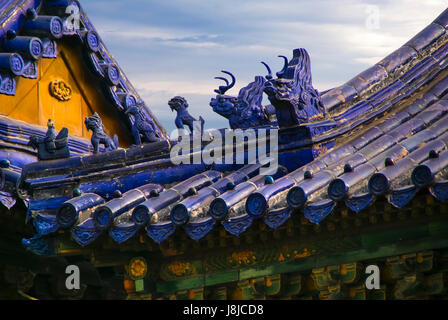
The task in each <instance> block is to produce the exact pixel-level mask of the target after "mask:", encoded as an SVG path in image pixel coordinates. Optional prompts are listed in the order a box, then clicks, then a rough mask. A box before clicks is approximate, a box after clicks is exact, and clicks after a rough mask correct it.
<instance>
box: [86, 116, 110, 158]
mask: <svg viewBox="0 0 448 320" xmlns="http://www.w3.org/2000/svg"><path fill="white" fill-rule="evenodd" d="M84 123H85V125H86V128H87V130H92V132H93V134H92V138H91V139H90V141H91V142H92V145H93V153H98V151H99V146H100V144H103V145H104V147H105V148H106V150H105V151H110V150H115V149H117V148H118V137H117V135H114V138H113V139H112V138H111V137H110V136H109V135H108V134H107V133H106V130H104V125H103V122H102V121H101V118H100V116H99V115H98V114H97V113H96V112H95V113H94V114H93V115H92V116H90V117H86V118H85V120H84Z"/></svg>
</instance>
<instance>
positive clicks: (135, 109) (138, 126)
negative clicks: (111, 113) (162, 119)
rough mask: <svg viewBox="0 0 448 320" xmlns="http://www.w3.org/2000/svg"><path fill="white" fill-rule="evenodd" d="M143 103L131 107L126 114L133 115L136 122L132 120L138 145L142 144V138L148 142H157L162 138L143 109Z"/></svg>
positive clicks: (133, 131)
mask: <svg viewBox="0 0 448 320" xmlns="http://www.w3.org/2000/svg"><path fill="white" fill-rule="evenodd" d="M142 107H143V103H140V104H137V105H133V106H131V107H129V108H128V109H127V110H126V112H125V114H129V115H132V116H133V117H134V122H133V123H132V121H131V123H132V124H131V126H132V128H131V129H132V134H133V135H134V141H135V143H136V144H137V145H139V144H142V138H143V139H144V140H145V141H147V142H157V141H160V138H159V137H158V136H157V134H156V132H155V130H154V125H153V124H152V123H151V121H149V120H148V119H147V118H146V117H145V114H144V113H143V110H142Z"/></svg>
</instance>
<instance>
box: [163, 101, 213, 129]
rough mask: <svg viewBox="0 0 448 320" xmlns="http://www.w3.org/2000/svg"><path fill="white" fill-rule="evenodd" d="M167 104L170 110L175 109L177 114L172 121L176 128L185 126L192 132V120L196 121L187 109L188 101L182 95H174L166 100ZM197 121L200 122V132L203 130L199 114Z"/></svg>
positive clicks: (202, 120)
mask: <svg viewBox="0 0 448 320" xmlns="http://www.w3.org/2000/svg"><path fill="white" fill-rule="evenodd" d="M168 105H169V106H170V108H171V111H174V110H175V111H176V112H177V116H176V120H175V121H174V123H175V124H176V127H177V128H178V129H183V128H184V126H187V127H188V129H190V132H191V133H193V129H194V128H193V122H194V121H197V120H196V119H195V118H194V117H193V116H192V115H191V114H190V113H189V112H188V110H187V108H188V103H187V100H186V99H185V98H184V97H180V96H176V97H174V98H172V99H171V100H170V101H168ZM199 121H200V122H201V132H202V131H204V122H205V121H204V119H202V117H201V116H199Z"/></svg>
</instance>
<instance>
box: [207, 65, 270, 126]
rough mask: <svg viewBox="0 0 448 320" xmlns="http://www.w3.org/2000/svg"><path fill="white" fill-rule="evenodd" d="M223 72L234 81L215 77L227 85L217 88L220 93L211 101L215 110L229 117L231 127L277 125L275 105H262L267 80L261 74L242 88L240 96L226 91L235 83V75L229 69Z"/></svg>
mask: <svg viewBox="0 0 448 320" xmlns="http://www.w3.org/2000/svg"><path fill="white" fill-rule="evenodd" d="M222 72H223V73H225V74H228V75H229V76H230V77H231V79H232V82H231V83H229V81H228V80H227V79H226V78H223V77H215V79H219V80H223V81H224V82H225V83H226V85H225V86H219V88H218V89H216V90H215V92H216V93H217V94H218V95H217V96H216V98H212V99H211V101H210V106H211V107H212V108H213V111H214V112H216V113H218V114H219V115H221V116H223V117H224V118H227V119H228V120H229V125H230V128H231V129H238V128H239V129H244V128H250V127H264V126H271V125H275V119H274V118H275V117H274V118H273V115H275V110H274V109H273V107H272V106H266V107H263V106H262V105H261V103H262V100H263V89H264V85H265V83H266V80H265V79H264V78H263V77H261V76H256V77H255V81H253V82H251V83H249V84H248V85H247V86H246V87H244V88H242V89H241V90H240V92H239V93H238V97H233V96H228V95H226V94H225V93H226V92H227V91H228V90H229V89H231V88H232V87H233V86H234V85H235V82H236V79H235V76H234V75H233V74H232V73H230V72H228V71H224V70H222Z"/></svg>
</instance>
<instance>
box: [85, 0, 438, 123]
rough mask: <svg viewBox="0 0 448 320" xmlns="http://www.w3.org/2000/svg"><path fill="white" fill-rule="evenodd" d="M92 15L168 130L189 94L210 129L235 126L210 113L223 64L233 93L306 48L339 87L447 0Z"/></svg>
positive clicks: (290, 2)
mask: <svg viewBox="0 0 448 320" xmlns="http://www.w3.org/2000/svg"><path fill="white" fill-rule="evenodd" d="M81 3H82V5H83V7H84V9H85V10H86V12H87V14H88V16H89V17H90V19H91V20H92V22H93V24H94V25H95V27H96V29H97V31H98V32H99V34H100V35H101V37H102V39H103V41H104V42H105V43H106V46H107V47H108V48H109V50H110V51H111V52H112V54H113V55H114V56H115V58H116V59H117V61H118V62H119V64H120V66H121V68H122V69H123V70H124V72H125V73H126V75H127V76H128V78H129V79H130V80H131V82H132V83H133V85H134V86H135V87H136V89H137V90H138V92H139V93H140V95H141V96H142V97H143V99H144V100H145V102H146V104H147V105H149V106H150V108H151V109H152V110H153V112H154V113H155V114H156V115H157V117H158V118H159V120H160V121H161V122H162V124H163V125H164V126H165V128H166V129H167V130H168V131H169V132H171V131H172V130H173V129H174V117H175V115H174V113H172V112H171V111H170V109H169V107H168V105H167V102H168V100H169V99H170V98H171V97H173V96H175V95H182V96H184V97H185V98H187V100H188V102H189V104H190V113H191V114H192V115H193V116H195V117H198V116H199V115H202V117H203V118H204V119H205V120H206V127H207V128H221V127H228V122H227V120H225V119H224V118H222V117H220V116H219V115H217V114H215V113H213V112H212V111H211V107H209V101H210V98H211V97H213V96H214V93H213V90H214V89H216V88H217V87H218V83H219V82H218V80H215V79H214V77H215V76H218V75H220V70H222V69H224V70H229V71H231V72H233V73H234V74H235V76H236V78H237V83H236V86H235V88H233V89H232V90H230V91H229V92H228V94H233V95H237V94H238V91H239V89H240V88H241V87H243V86H245V85H247V84H248V83H249V82H251V81H253V79H254V76H256V75H264V74H265V68H264V67H263V65H261V64H260V63H259V62H260V61H262V60H263V61H266V62H267V63H268V64H269V65H271V67H272V69H273V70H279V69H281V66H282V60H281V59H279V58H277V55H279V54H282V55H286V56H289V57H290V56H291V55H292V50H293V49H294V48H300V47H303V48H306V49H307V50H308V52H309V53H310V56H311V65H312V73H313V83H314V86H315V87H316V88H317V89H318V90H320V91H323V90H326V89H330V88H332V87H335V86H337V85H340V84H342V83H344V82H346V81H348V80H349V79H351V78H352V77H354V76H355V75H357V74H358V73H359V72H361V71H363V70H364V69H366V68H368V67H370V66H371V65H373V64H374V63H376V62H378V61H379V60H381V59H382V58H383V57H384V56H386V55H387V54H389V53H391V52H392V51H394V50H395V49H397V48H399V47H400V46H401V45H403V44H404V43H406V42H407V41H408V40H409V39H410V38H411V37H412V36H414V35H415V34H416V33H418V32H419V31H420V30H422V29H423V28H424V27H426V26H427V25H428V24H430V23H431V22H432V21H433V20H434V19H435V18H436V17H437V16H438V15H439V14H440V13H441V12H442V11H443V10H444V9H446V7H447V1H446V0H424V1H422V0H337V1H335V0H283V1H272V0H226V1H222V0H221V1H218V0H126V1H122V0H88V1H81Z"/></svg>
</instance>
